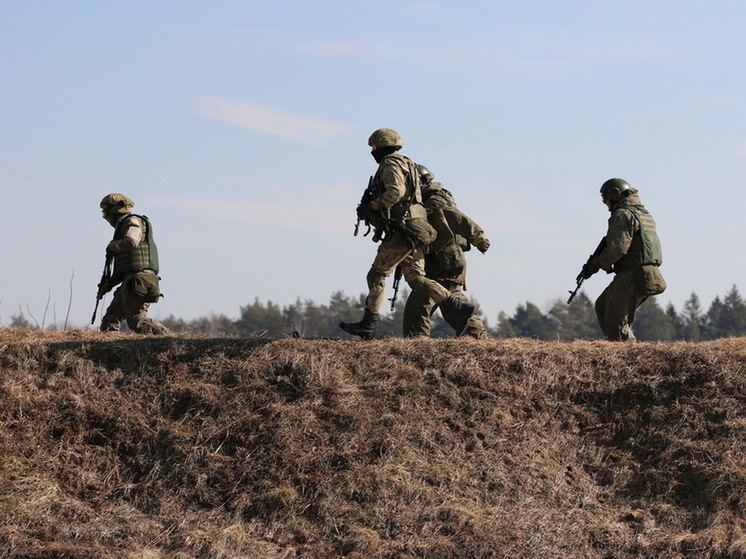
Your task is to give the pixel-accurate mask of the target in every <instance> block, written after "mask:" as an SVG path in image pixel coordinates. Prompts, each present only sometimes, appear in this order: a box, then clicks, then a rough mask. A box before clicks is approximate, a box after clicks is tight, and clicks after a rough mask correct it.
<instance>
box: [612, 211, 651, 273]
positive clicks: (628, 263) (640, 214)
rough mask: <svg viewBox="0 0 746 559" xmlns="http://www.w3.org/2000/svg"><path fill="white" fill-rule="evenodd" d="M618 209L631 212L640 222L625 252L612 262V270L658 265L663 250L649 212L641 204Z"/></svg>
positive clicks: (620, 270)
mask: <svg viewBox="0 0 746 559" xmlns="http://www.w3.org/2000/svg"><path fill="white" fill-rule="evenodd" d="M619 209H625V210H629V211H631V212H632V215H634V216H635V219H636V220H637V222H638V223H639V224H640V229H639V230H638V231H635V234H634V235H633V236H632V244H631V245H630V247H629V250H628V251H627V254H625V255H624V256H622V257H621V258H620V259H619V260H617V261H616V263H615V264H614V272H622V271H624V270H630V269H632V268H639V267H640V266H660V265H661V264H662V263H663V251H662V250H661V243H660V240H659V239H658V233H657V232H656V230H655V221H654V220H653V216H652V215H650V212H649V211H648V210H646V209H645V207H644V206H642V205H634V206H633V205H629V206H627V205H623V206H621V207H620V208H619Z"/></svg>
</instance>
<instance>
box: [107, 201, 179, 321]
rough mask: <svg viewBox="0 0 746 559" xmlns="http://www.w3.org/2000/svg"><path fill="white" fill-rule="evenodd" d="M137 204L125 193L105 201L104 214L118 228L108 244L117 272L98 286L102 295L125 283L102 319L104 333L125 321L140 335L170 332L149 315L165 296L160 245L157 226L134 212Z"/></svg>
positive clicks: (109, 254) (108, 254) (110, 256)
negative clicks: (160, 282) (159, 271)
mask: <svg viewBox="0 0 746 559" xmlns="http://www.w3.org/2000/svg"><path fill="white" fill-rule="evenodd" d="M134 206H135V203H134V202H133V201H132V200H131V199H130V198H128V197H127V196H125V195H124V194H118V193H112V194H107V195H106V196H105V197H104V199H103V200H101V213H102V214H103V217H104V219H105V220H106V221H108V222H109V224H110V225H111V226H112V227H114V238H113V240H112V241H111V242H110V243H109V244H108V245H107V247H106V257H107V259H113V261H114V271H113V273H112V274H111V277H110V278H107V279H104V280H103V281H102V282H101V283H100V284H99V286H98V298H99V299H100V298H102V297H103V296H104V294H106V293H108V292H109V291H111V290H112V289H113V288H114V287H115V286H116V285H118V284H120V283H121V285H120V286H119V287H118V288H117V290H116V291H115V292H114V296H113V298H112V301H111V304H110V305H109V308H108V309H106V313H105V314H104V317H103V319H102V320H101V331H102V332H118V331H119V325H120V324H121V322H122V321H123V320H126V321H127V326H129V327H130V329H131V330H132V331H133V332H137V333H139V334H158V335H160V334H168V333H169V330H168V329H167V328H166V327H165V326H164V325H163V324H161V323H160V322H158V321H156V320H153V319H152V318H148V317H147V313H148V307H149V306H150V303H155V302H156V301H158V300H159V299H160V297H162V296H163V295H161V292H160V288H159V284H158V280H160V278H159V277H158V247H156V245H155V240H154V239H153V227H152V226H151V225H150V220H149V219H148V218H147V217H145V216H144V215H136V214H133V213H132V208H133V207H134Z"/></svg>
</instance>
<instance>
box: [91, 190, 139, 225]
mask: <svg viewBox="0 0 746 559" xmlns="http://www.w3.org/2000/svg"><path fill="white" fill-rule="evenodd" d="M100 206H101V214H102V215H103V216H104V219H106V220H107V221H109V220H110V219H111V218H112V217H114V216H118V215H122V214H128V213H130V212H132V208H134V207H135V203H134V202H133V201H132V199H131V198H129V197H128V196H125V195H124V194H119V193H118V192H112V193H111V194H107V195H106V196H104V198H103V200H101V204H100Z"/></svg>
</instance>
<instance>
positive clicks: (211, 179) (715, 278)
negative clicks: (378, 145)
mask: <svg viewBox="0 0 746 559" xmlns="http://www.w3.org/2000/svg"><path fill="white" fill-rule="evenodd" d="M744 24H746V3H744V2H742V1H741V0H732V1H728V0H710V1H708V2H701V1H699V0H697V1H693V0H675V1H674V0H670V1H668V0H665V1H664V0H641V1H637V0H632V1H622V2H599V1H598V0H593V1H591V0H587V1H581V0H570V1H557V0H551V1H550V0H544V1H538V0H537V1H534V0H516V1H513V0H489V1H487V0H485V1H469V0H464V1H462V2H452V1H441V0H436V1H419V0H412V1H409V0H401V1H398V2H391V1H389V0H378V1H377V2H362V1H357V0H346V1H332V0H314V1H313V2H311V1H299V0H298V1H286V2H278V1H277V0H271V1H269V0H267V1H265V0H251V1H245V0H241V1H238V0H235V1H234V0H210V1H209V2H208V1H206V0H205V1H196V0H193V1H189V0H181V1H172V0H148V1H141V0H128V1H127V2H113V1H101V0H89V1H82V0H67V1H65V2H58V1H53V0H49V1H38V0H0V36H1V37H2V40H1V41H0V194H1V198H0V199H1V200H2V202H1V203H0V266H1V267H2V268H1V270H2V273H1V274H0V325H7V324H9V322H10V320H11V317H12V316H13V315H17V314H18V313H19V312H23V314H24V315H25V316H26V317H27V318H29V317H31V318H33V319H34V320H35V321H37V322H38V323H39V324H45V325H49V324H51V323H57V324H59V325H62V324H63V322H65V321H66V322H67V324H68V327H81V328H84V327H88V326H87V325H88V323H89V322H90V316H91V313H92V312H93V307H94V304H95V294H96V285H97V283H98V281H99V278H100V276H101V272H102V270H103V265H104V251H105V247H106V244H107V243H108V241H109V240H110V238H111V235H112V233H113V230H112V228H111V227H110V226H109V225H108V224H107V223H106V222H105V221H104V220H103V219H102V218H101V214H100V210H99V202H100V201H101V199H102V198H103V197H104V196H105V195H106V194H108V193H110V192H121V193H124V194H126V195H128V196H129V197H131V198H132V199H133V200H134V201H135V203H136V206H135V211H136V212H138V213H141V214H144V215H147V216H148V217H149V218H150V219H151V221H152V223H153V228H154V232H155V238H156V241H157V244H158V248H159V251H160V261H161V274H160V275H161V277H162V283H161V288H162V290H163V292H164V294H165V298H164V299H163V300H162V301H161V302H160V303H158V304H157V305H153V306H152V307H151V311H150V315H151V316H153V317H155V318H165V317H168V316H171V315H173V316H175V317H179V318H183V319H185V320H190V319H194V318H198V317H201V316H207V315H210V314H213V313H214V314H225V315H227V316H229V317H231V318H238V317H239V315H240V307H241V306H243V305H248V304H251V303H253V302H254V301H255V300H256V299H258V300H259V301H260V302H262V303H266V302H268V301H271V302H273V303H275V304H277V305H279V306H281V307H282V306H286V305H290V304H293V303H295V302H296V301H297V300H298V299H300V300H301V301H307V300H310V301H314V302H315V303H317V304H326V303H328V302H329V299H330V296H331V295H332V293H334V292H336V291H342V292H343V293H345V294H346V295H348V296H352V297H357V296H358V295H360V294H362V293H365V292H366V290H367V289H366V282H365V276H366V274H367V272H368V269H369V267H370V264H371V262H372V261H373V258H374V256H375V251H376V245H375V244H374V243H372V242H371V241H370V237H367V238H363V237H361V236H358V237H354V236H353V230H354V225H355V219H356V218H355V206H356V205H357V202H358V200H359V198H360V195H361V194H362V191H363V189H364V188H365V186H366V185H367V182H368V177H369V176H370V175H371V174H373V173H374V172H375V168H376V164H375V161H374V160H373V158H372V157H371V155H370V149H369V147H368V146H367V139H368V137H369V135H370V134H371V132H373V131H374V130H376V129H378V128H384V127H385V128H393V129H395V130H396V131H398V132H399V133H400V134H401V136H402V137H403V140H404V147H403V149H402V150H401V152H402V153H403V154H404V155H406V156H408V157H410V158H411V159H413V160H414V161H416V162H418V163H421V164H424V165H425V166H427V167H428V168H429V169H430V170H431V171H432V172H433V173H434V174H435V175H436V180H438V181H441V182H442V183H443V184H444V185H445V186H446V187H447V188H448V189H449V190H451V192H453V194H454V196H455V197H456V200H457V202H458V204H459V208H460V209H461V210H462V211H463V212H465V213H466V214H467V215H469V216H470V217H471V218H473V219H474V220H475V221H477V223H479V224H480V225H481V226H482V227H483V228H484V230H485V232H486V234H487V236H488V237H489V238H490V240H491V242H492V246H491V248H490V250H489V252H487V254H485V255H482V254H480V253H479V252H478V251H472V252H470V253H469V256H468V259H469V278H468V291H467V294H468V295H470V296H471V297H472V298H473V299H474V300H476V301H477V302H478V303H479V305H480V307H481V309H482V311H483V313H484V316H485V317H486V318H487V321H488V323H489V324H490V325H492V326H494V325H496V322H497V316H498V314H499V313H500V312H501V311H504V312H506V313H507V314H508V315H512V314H513V313H514V311H515V309H516V307H517V306H518V305H522V304H525V303H526V302H531V303H534V304H536V305H538V306H539V308H541V309H542V310H543V311H547V310H548V309H549V308H550V307H551V305H552V304H553V303H554V302H556V300H557V299H563V300H564V299H566V298H567V294H568V290H570V289H573V288H574V287H575V277H576V276H577V274H578V272H579V271H580V268H581V266H582V264H583V263H584V262H585V261H586V259H587V257H588V255H589V254H590V252H592V251H593V249H594V248H595V247H596V245H597V244H598V241H599V239H600V238H601V237H602V236H603V235H604V233H605V231H606V221H607V219H608V211H607V209H606V208H605V206H603V205H602V203H601V198H600V195H599V192H598V191H599V188H600V186H601V184H602V183H603V182H604V181H605V180H606V179H608V178H612V177H621V178H623V179H625V180H627V181H628V182H629V183H630V184H631V185H632V186H633V187H635V188H637V189H638V190H639V191H640V197H641V199H642V201H643V203H644V204H645V205H646V207H647V208H648V209H649V210H650V211H651V213H652V214H653V216H654V217H655V219H656V222H657V224H658V232H659V236H660V238H661V243H662V246H663V251H664V263H663V266H662V268H661V270H662V272H663V275H664V276H665V278H666V280H667V282H668V286H669V287H668V290H667V291H666V292H665V293H663V294H662V295H660V296H659V297H658V302H659V304H661V306H663V307H665V306H667V305H668V304H669V303H670V304H673V305H674V306H675V307H676V309H677V310H678V311H681V310H682V308H683V305H684V303H685V302H686V300H687V299H689V297H690V296H691V294H692V293H696V294H697V295H698V297H699V298H700V301H701V302H702V305H703V307H704V308H705V309H706V308H708V307H709V304H710V303H711V301H712V300H713V299H714V298H715V297H717V296H720V297H721V298H722V296H724V295H725V294H726V293H727V292H728V291H729V290H730V289H731V288H732V287H733V285H736V286H738V287H739V289H740V291H741V292H742V293H743V292H744V291H746V281H744V278H745V276H746V259H745V258H744V251H743V238H744V219H745V218H744V216H746V189H744V186H745V185H744V170H745V169H746V104H745V103H744V99H745V98H746V67H745V66H746V34H744V33H743V28H744ZM609 281H610V277H607V276H606V275H605V274H598V275H596V276H594V277H592V278H591V279H589V280H587V281H586V282H585V284H584V286H583V290H584V291H585V293H586V294H587V295H588V296H589V297H591V298H595V297H597V296H598V295H599V294H600V293H601V291H602V290H603V289H604V287H605V286H606V285H607V284H608V283H609ZM389 289H390V283H389ZM103 303H104V305H105V304H107V303H108V300H104V301H103Z"/></svg>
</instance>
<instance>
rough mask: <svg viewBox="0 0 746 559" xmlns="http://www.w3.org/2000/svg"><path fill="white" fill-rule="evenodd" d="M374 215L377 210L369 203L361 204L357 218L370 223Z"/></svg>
mask: <svg viewBox="0 0 746 559" xmlns="http://www.w3.org/2000/svg"><path fill="white" fill-rule="evenodd" d="M374 214H375V210H374V209H373V207H372V206H371V205H370V203H369V202H366V203H365V204H359V205H358V207H357V217H358V219H360V220H362V221H370V219H371V218H372V217H373V215H374Z"/></svg>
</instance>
